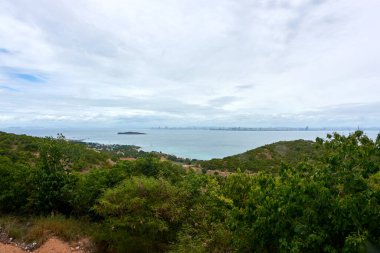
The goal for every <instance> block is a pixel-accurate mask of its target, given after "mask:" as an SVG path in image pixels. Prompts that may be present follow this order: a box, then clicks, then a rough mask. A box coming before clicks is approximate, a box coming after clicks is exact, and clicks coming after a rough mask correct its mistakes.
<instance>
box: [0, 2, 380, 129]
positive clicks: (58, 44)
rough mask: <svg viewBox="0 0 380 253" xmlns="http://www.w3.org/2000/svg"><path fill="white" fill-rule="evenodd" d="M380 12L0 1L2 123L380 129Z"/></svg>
mask: <svg viewBox="0 0 380 253" xmlns="http://www.w3.org/2000/svg"><path fill="white" fill-rule="evenodd" d="M379 7H380V3H379V2H378V1H373V0H364V1H360V2H359V1H354V0H337V1H333V0H325V1H321V0H314V1H312V0H310V1H298V0H293V1H285V0H278V1H259V0H243V1H232V0H218V1H217V0H211V1H201V0H196V1H194V0H182V1H174V0H164V1H152V0H141V1H132V0H130V1H121V0H120V1H119V0H110V1H101V0H96V1H94V0H91V1H89V0H80V1H74V0H66V1H58V0H57V1H48V0H36V1H27V0H12V1H11V0H0V49H2V50H0V126H11V125H13V126H14V125H18V124H22V125H28V124H29V125H44V124H63V123H65V124H71V125H80V124H83V122H98V123H99V124H100V125H101V124H123V123H124V122H126V123H128V124H130V123H131V122H132V123H133V122H135V123H136V124H139V125H144V126H151V125H157V124H161V125H170V124H173V125H195V124H198V125H210V124H223V125H229V124H231V125H232V124H233V125H242V126H244V125H249V126H256V125H267V126H270V125H294V124H300V125H305V124H308V125H311V124H314V125H325V124H328V125H337V124H338V125H339V124H347V125H356V124H361V125H363V124H367V125H378V123H379V122H380V115H379V114H378V113H377V110H376V109H373V107H376V106H377V105H379V103H380V99H379V96H378V94H379V93H380V85H379V81H380V73H379V71H378V67H379V66H380V46H378V44H379V43H378V42H379V40H380V31H379V30H378V29H377V28H376V24H377V23H378V22H379V21H380V20H379V17H378V14H377V10H378V9H379ZM31 80H34V81H31ZM347 104H350V105H351V106H349V108H351V109H353V108H355V109H353V110H352V111H351V112H350V111H347V110H346V109H347ZM353 105H360V106H353ZM336 108H345V109H344V110H337V109H336ZM371 108H372V109H373V110H372V109H371ZM316 112H318V113H316ZM231 122H232V123H231Z"/></svg>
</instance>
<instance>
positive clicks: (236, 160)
mask: <svg viewBox="0 0 380 253" xmlns="http://www.w3.org/2000/svg"><path fill="white" fill-rule="evenodd" d="M317 155H318V152H317V150H316V145H315V143H314V142H312V141H305V140H296V141H280V142H276V143H273V144H269V145H265V146H262V147H259V148H256V149H252V150H249V151H247V152H244V153H242V154H238V155H233V156H228V157H225V158H222V159H211V160H209V161H202V162H200V164H201V166H202V167H203V168H204V169H206V170H221V171H232V172H233V171H237V170H238V169H240V170H241V171H250V172H258V171H263V170H265V171H268V172H269V171H270V172H278V169H279V168H280V166H281V164H282V163H287V164H290V165H297V164H298V163H299V162H302V161H305V160H312V159H315V158H316V157H317Z"/></svg>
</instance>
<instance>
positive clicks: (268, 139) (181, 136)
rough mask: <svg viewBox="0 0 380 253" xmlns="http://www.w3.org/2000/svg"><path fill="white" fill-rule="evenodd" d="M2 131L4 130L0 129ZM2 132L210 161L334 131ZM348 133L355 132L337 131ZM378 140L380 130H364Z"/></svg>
mask: <svg viewBox="0 0 380 253" xmlns="http://www.w3.org/2000/svg"><path fill="white" fill-rule="evenodd" d="M0 130H1V129H0ZM1 131H4V132H8V133H16V134H27V135H31V136H38V137H45V136H51V137H56V136H57V134H58V133H62V134H63V135H64V136H65V137H66V138H67V139H72V140H80V141H84V142H95V143H102V144H123V145H136V146H139V147H141V149H142V150H144V151H158V152H163V153H166V154H172V155H175V156H178V157H183V158H190V159H201V160H208V159H212V158H223V157H226V156H231V155H235V154H239V153H242V152H245V151H247V150H250V149H254V148H257V147H260V146H263V145H266V144H271V143H274V142H277V141H289V140H298V139H304V140H315V139H316V138H317V137H321V138H325V137H326V135H327V134H328V133H332V132H334V131H311V130H309V131H272V130H271V131H233V130H232V131H228V130H222V131H221V130H207V129H150V128H149V129H73V128H71V129H65V128H62V129H60V128H41V129H39V128H38V129H36V128H29V129H27V128H7V129H2V130H1ZM124 131H137V132H143V133H145V134H144V135H121V134H118V132H124ZM335 132H338V133H340V134H344V135H347V134H349V133H351V132H352V131H335ZM364 132H365V134H366V135H367V136H368V137H370V138H372V139H376V137H377V135H378V134H379V131H378V130H376V131H375V130H368V131H364Z"/></svg>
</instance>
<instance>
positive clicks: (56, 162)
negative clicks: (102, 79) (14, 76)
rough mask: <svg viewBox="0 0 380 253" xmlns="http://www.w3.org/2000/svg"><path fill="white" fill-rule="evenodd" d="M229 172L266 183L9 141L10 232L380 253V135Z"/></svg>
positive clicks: (264, 151)
mask: <svg viewBox="0 0 380 253" xmlns="http://www.w3.org/2000/svg"><path fill="white" fill-rule="evenodd" d="M284 147H286V148H284ZM269 155H270V156H271V157H272V159H267V158H268V156H269ZM261 157H263V158H266V159H261ZM109 159H111V160H112V159H114V160H113V162H112V163H110V162H109ZM262 160H263V161H262ZM220 161H223V162H225V164H224V166H226V167H225V168H227V169H229V170H231V171H232V170H235V169H237V168H240V169H241V170H250V171H255V172H257V173H256V174H247V173H244V172H241V170H237V172H236V173H232V174H230V175H229V176H228V177H225V178H224V177H219V176H210V175H205V174H202V173H200V174H197V173H194V172H186V171H185V170H183V168H182V167H181V166H179V165H177V164H174V163H172V162H170V161H160V159H158V158H157V157H156V156H154V155H146V156H143V157H140V158H138V159H137V160H134V161H117V160H116V159H115V157H113V154H112V152H111V153H110V152H109V151H107V152H103V151H98V150H97V151H95V150H93V149H90V148H88V146H86V145H84V144H77V143H72V142H68V141H66V140H65V139H64V138H62V137H60V138H57V139H52V138H33V137H28V136H17V135H11V134H6V133H1V134H0V214H1V216H2V217H3V218H0V226H1V227H2V229H5V230H6V232H8V233H12V234H13V236H14V237H16V238H19V239H20V240H31V239H30V238H34V239H35V238H36V237H37V236H38V235H41V236H44V235H45V234H46V231H50V233H49V234H56V235H57V236H61V237H63V238H64V239H66V240H70V239H72V238H77V237H81V236H90V237H91V238H92V240H93V241H94V242H95V244H96V246H97V250H98V251H99V252H366V251H368V250H376V249H378V248H379V243H380V228H379V226H378V224H380V170H379V169H380V135H379V137H378V138H377V140H376V141H373V140H370V139H369V138H368V137H367V136H365V135H364V134H363V133H362V132H360V131H357V132H355V133H353V134H351V135H350V136H340V135H338V134H334V135H333V136H330V135H329V136H327V139H326V140H322V139H317V140H316V142H306V141H295V142H286V143H285V142H280V143H277V144H272V145H267V146H264V147H262V148H260V149H256V150H254V151H249V152H247V153H245V154H244V155H242V156H240V157H229V158H226V159H223V160H220ZM213 162H215V161H212V163H213ZM218 162H219V161H218ZM212 163H210V164H212ZM234 163H235V164H234ZM202 165H203V166H207V165H206V163H204V164H202ZM211 166H212V165H211ZM211 168H213V167H211ZM220 168H222V167H218V169H220ZM273 172H275V173H273ZM10 215H11V216H10ZM23 221H25V222H26V221H28V222H29V221H31V222H30V224H31V225H28V226H27V229H24V228H23V226H22V225H20V224H22V223H23ZM7 222H8V223H7ZM9 222H13V224H16V225H17V226H15V227H16V228H18V229H16V230H15V229H13V230H12V229H11V226H7V224H9ZM76 224H85V225H83V226H85V227H88V229H86V230H80V229H78V226H79V225H76ZM44 233H45V234H44ZM45 236H46V235H45Z"/></svg>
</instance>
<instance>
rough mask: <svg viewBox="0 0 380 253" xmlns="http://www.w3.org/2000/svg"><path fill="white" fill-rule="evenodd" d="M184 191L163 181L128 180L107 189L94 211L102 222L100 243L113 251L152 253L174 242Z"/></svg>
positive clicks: (179, 221) (145, 178)
mask: <svg viewBox="0 0 380 253" xmlns="http://www.w3.org/2000/svg"><path fill="white" fill-rule="evenodd" d="M183 198H186V195H185V193H184V192H181V191H180V190H179V189H178V188H177V187H175V186H173V185H171V184H170V183H169V182H167V181H166V180H163V179H154V178H148V177H132V178H130V179H126V180H124V181H123V182H122V183H121V184H120V185H118V186H117V187H115V188H113V189H109V190H107V191H106V192H105V194H104V195H103V196H102V197H101V198H100V199H99V203H98V204H97V205H96V207H95V210H96V212H97V213H98V214H99V215H101V216H102V217H104V219H105V220H106V222H105V227H104V233H101V234H100V235H99V239H100V240H105V241H108V246H107V247H108V248H109V249H110V250H115V251H117V252H129V251H133V252H156V251H162V250H164V249H165V248H166V244H168V243H169V242H170V241H174V240H175V235H176V233H175V232H176V230H177V229H178V228H179V226H180V223H181V219H182V218H183V208H184V206H183V205H182V204H181V202H182V199H183Z"/></svg>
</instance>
